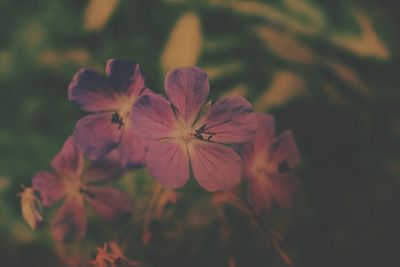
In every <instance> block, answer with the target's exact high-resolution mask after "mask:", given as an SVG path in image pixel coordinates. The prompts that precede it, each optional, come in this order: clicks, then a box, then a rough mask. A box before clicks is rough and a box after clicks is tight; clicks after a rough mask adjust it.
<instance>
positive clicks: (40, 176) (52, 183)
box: [32, 172, 65, 207]
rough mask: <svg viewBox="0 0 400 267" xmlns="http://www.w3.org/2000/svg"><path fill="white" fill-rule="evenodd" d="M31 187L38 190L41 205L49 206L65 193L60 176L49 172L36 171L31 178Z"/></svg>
mask: <svg viewBox="0 0 400 267" xmlns="http://www.w3.org/2000/svg"><path fill="white" fill-rule="evenodd" d="M32 187H33V189H34V190H35V191H38V192H40V198H41V201H42V204H43V206H45V207H49V206H51V205H53V204H54V203H56V202H57V201H59V200H60V199H61V198H62V197H63V196H64V193H65V184H64V181H63V179H62V178H60V177H59V176H57V175H56V174H54V173H50V172H38V173H36V174H35V175H34V176H33V178H32Z"/></svg>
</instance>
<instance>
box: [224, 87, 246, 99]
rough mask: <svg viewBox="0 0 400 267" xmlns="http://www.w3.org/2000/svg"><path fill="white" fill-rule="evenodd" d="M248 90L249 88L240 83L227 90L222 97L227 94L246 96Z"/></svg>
mask: <svg viewBox="0 0 400 267" xmlns="http://www.w3.org/2000/svg"><path fill="white" fill-rule="evenodd" d="M247 93H248V91H247V88H246V87H245V86H244V85H242V84H239V85H237V86H235V87H234V88H232V89H230V90H229V91H227V92H225V93H224V94H222V95H221V98H222V97H227V96H243V97H245V96H246V95H247Z"/></svg>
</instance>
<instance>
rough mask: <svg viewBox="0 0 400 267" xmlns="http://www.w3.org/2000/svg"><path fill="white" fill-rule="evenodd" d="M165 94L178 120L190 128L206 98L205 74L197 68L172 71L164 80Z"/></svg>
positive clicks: (206, 79) (206, 80)
mask: <svg viewBox="0 0 400 267" xmlns="http://www.w3.org/2000/svg"><path fill="white" fill-rule="evenodd" d="M165 92H166V93H167V96H168V99H169V100H170V101H171V103H172V104H173V105H174V106H175V107H176V109H177V111H178V118H179V119H182V120H183V121H184V122H187V123H188V124H189V125H190V126H191V124H192V123H193V122H194V120H195V119H196V117H197V115H198V113H199V111H200V109H201V107H202V106H203V105H204V102H205V101H206V99H207V96H208V92H209V83H208V78H207V73H206V72H205V71H203V70H202V69H199V68H197V67H185V68H177V69H174V70H172V71H171V72H170V73H168V75H167V77H166V78H165Z"/></svg>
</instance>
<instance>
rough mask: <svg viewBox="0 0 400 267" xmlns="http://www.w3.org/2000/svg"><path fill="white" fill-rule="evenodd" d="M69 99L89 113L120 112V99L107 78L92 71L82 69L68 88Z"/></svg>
mask: <svg viewBox="0 0 400 267" xmlns="http://www.w3.org/2000/svg"><path fill="white" fill-rule="evenodd" d="M68 99H69V100H70V101H72V102H74V103H75V104H77V105H78V106H79V107H80V108H81V109H82V110H85V111H89V112H97V111H106V110H108V111H111V110H118V109H119V107H120V105H121V104H120V102H119V100H120V97H119V96H118V91H116V90H115V89H114V88H113V87H112V85H111V83H110V82H109V80H108V79H107V77H106V76H105V75H103V74H102V73H100V72H98V71H96V70H92V69H81V70H80V71H78V72H77V73H76V74H75V75H74V77H73V78H72V81H71V83H70V84H69V87H68Z"/></svg>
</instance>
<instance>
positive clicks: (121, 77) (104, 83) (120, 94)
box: [68, 59, 151, 167]
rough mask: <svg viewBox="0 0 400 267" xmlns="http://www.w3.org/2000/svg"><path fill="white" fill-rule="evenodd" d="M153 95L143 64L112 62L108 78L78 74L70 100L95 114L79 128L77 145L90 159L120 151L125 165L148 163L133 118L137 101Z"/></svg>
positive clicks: (92, 73) (85, 71) (89, 71)
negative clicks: (132, 110)
mask: <svg viewBox="0 0 400 267" xmlns="http://www.w3.org/2000/svg"><path fill="white" fill-rule="evenodd" d="M149 92H151V91H150V90H149V89H148V88H146V85H145V81H144V77H143V75H142V73H141V71H140V69H139V65H138V64H136V63H134V62H132V61H128V60H117V59H110V60H108V61H107V65H106V75H103V74H102V73H100V72H99V71H96V70H92V69H81V70H79V71H78V72H77V73H76V74H75V76H74V77H73V78H72V81H71V83H70V85H69V88H68V97H69V100H70V101H72V102H74V103H76V104H77V105H78V106H79V107H80V108H81V109H82V110H84V111H87V112H91V113H92V114H89V115H87V116H85V117H83V118H82V119H81V120H79V121H78V123H77V124H76V128H75V139H76V143H77V145H78V146H79V147H80V148H81V149H82V150H83V151H84V153H85V154H86V155H87V156H88V157H89V159H91V160H99V159H102V158H104V157H105V156H106V155H107V154H108V153H109V152H110V151H111V150H113V149H117V150H118V154H119V159H120V161H121V163H122V164H123V165H127V166H128V167H134V166H137V165H143V164H144V162H145V157H146V149H147V148H146V144H145V143H144V142H143V140H142V139H141V138H140V137H138V136H137V135H136V134H135V132H134V129H133V127H132V125H131V123H130V120H129V116H130V112H131V108H132V105H133V103H134V102H135V100H136V98H137V97H138V96H140V95H142V94H145V93H149Z"/></svg>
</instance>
